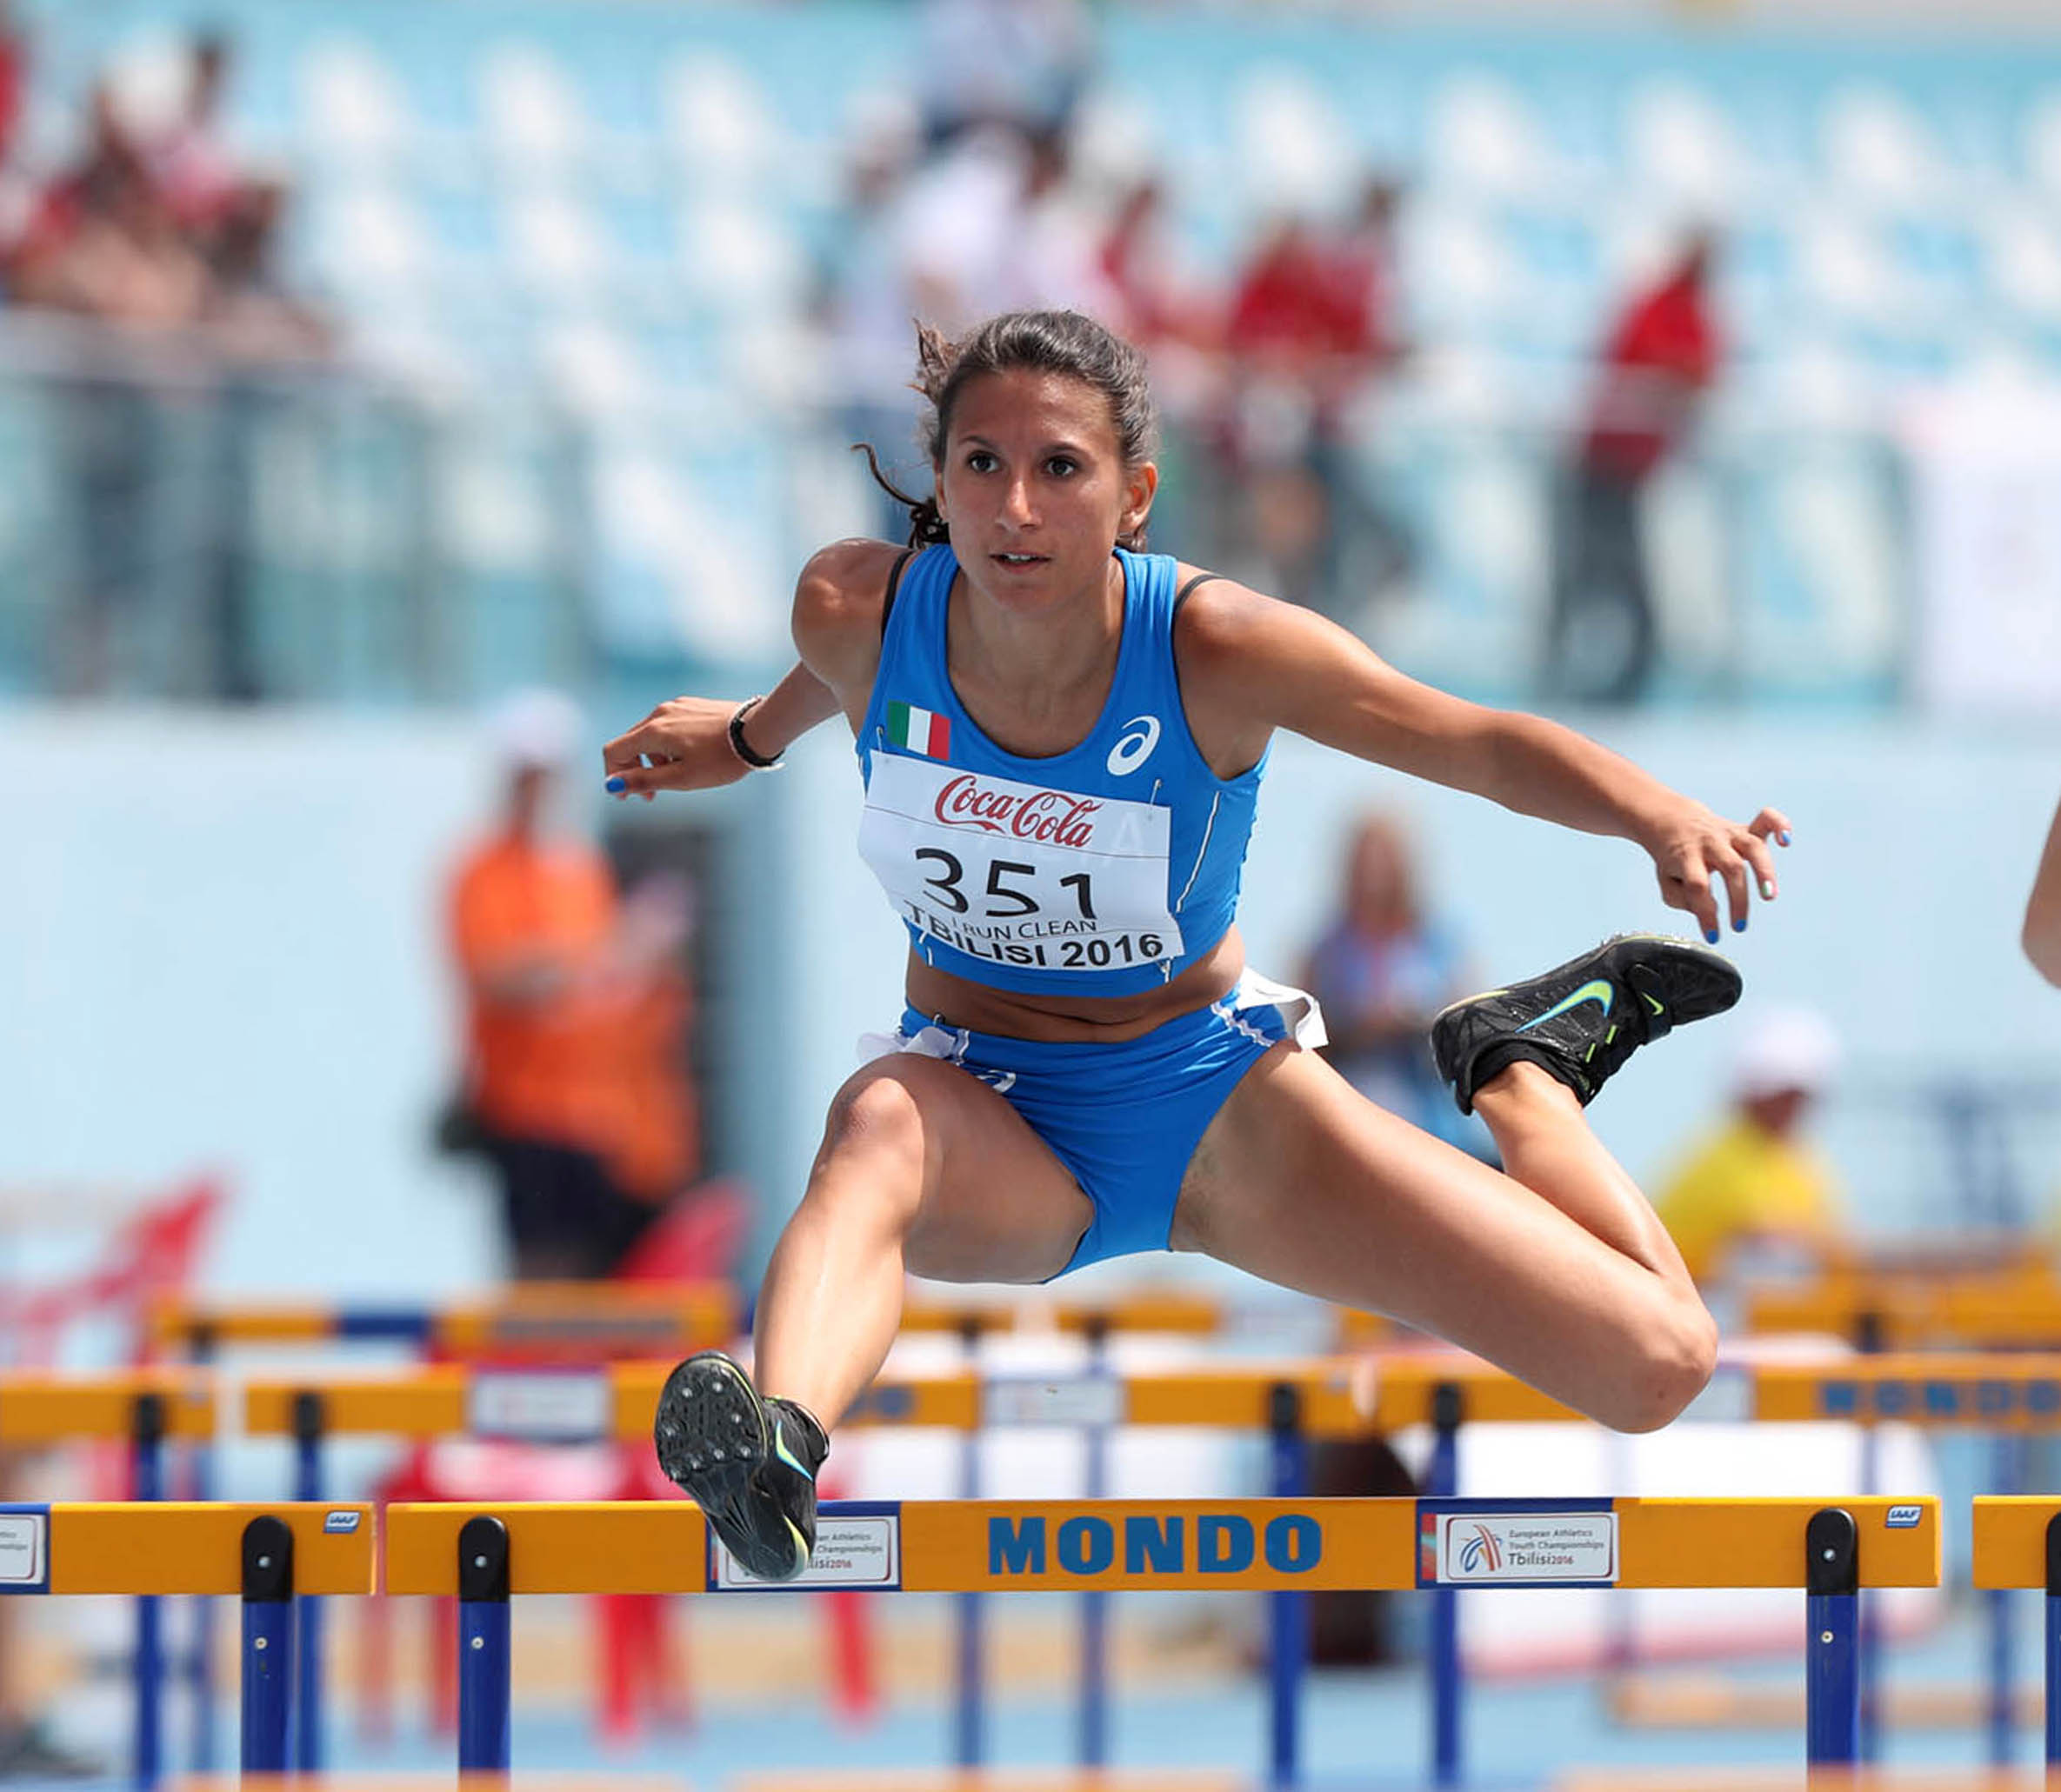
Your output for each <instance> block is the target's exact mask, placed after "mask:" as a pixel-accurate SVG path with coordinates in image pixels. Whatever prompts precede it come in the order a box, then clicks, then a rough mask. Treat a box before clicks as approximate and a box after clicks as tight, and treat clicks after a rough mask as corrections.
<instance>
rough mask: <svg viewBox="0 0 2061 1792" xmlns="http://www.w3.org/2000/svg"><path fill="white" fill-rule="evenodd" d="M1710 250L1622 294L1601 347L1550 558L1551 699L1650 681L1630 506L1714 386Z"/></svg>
mask: <svg viewBox="0 0 2061 1792" xmlns="http://www.w3.org/2000/svg"><path fill="white" fill-rule="evenodd" d="M1716 247H1717V245H1716V243H1715V240H1714V239H1713V238H1712V237H1711V236H1710V235H1709V234H1708V233H1707V232H1704V231H1697V233H1695V234H1694V235H1692V236H1691V237H1690V238H1689V240H1688V242H1687V243H1685V244H1684V247H1683V250H1682V251H1681V253H1680V255H1679V256H1677V258H1676V260H1675V262H1674V263H1673V264H1672V266H1671V267H1670V268H1669V269H1668V270H1667V271H1666V273H1665V274H1664V275H1663V276H1662V277H1661V278H1660V280H1659V281H1658V282H1657V283H1656V284H1655V285H1653V286H1651V287H1649V288H1647V289H1646V290H1643V291H1641V292H1638V293H1636V294H1634V295H1633V296H1632V298H1631V302H1630V303H1628V304H1627V305H1626V306H1625V308H1624V312H1623V313H1622V315H1620V316H1619V317H1618V318H1617V322H1616V323H1614V324H1613V325H1612V326H1611V331H1610V335H1609V337H1608V339H1607V340H1606V342H1605V343H1604V350H1603V358H1602V365H1601V368H1600V370H1599V373H1598V376H1597V385H1596V390H1595V393H1594V396H1593V398H1592V400H1591V410H1590V416H1589V422H1588V425H1587V428H1586V430H1585V431H1584V435H1583V436H1582V439H1581V443H1580V445H1579V447H1578V449H1577V451H1576V455H1575V458H1574V462H1573V464H1572V466H1571V468H1570V469H1569V470H1568V476H1567V490H1566V492H1565V494H1564V497H1563V499H1562V515H1561V525H1560V526H1561V536H1560V541H1559V543H1558V547H1557V553H1556V555H1555V556H1554V557H1555V564H1554V570H1553V596H1552V615H1551V621H1550V623H1549V625H1548V633H1547V641H1546V657H1547V667H1546V669H1547V677H1548V680H1549V683H1550V686H1551V689H1553V691H1554V692H1555V693H1556V694H1557V695H1558V696H1564V697H1570V698H1573V699H1576V700H1577V701H1583V702H1591V703H1633V702H1636V701H1637V699H1638V697H1639V696H1640V695H1641V694H1642V693H1643V692H1644V689H1645V686H1646V680H1647V677H1648V676H1649V675H1650V673H1651V670H1652V664H1653V650H1654V626H1653V603H1652V596H1651V590H1650V589H1649V585H1648V579H1647V570H1646V556H1645V549H1644V543H1643V542H1642V540H1641V538H1640V529H1639V503H1640V496H1641V494H1642V493H1643V492H1644V490H1645V485H1646V481H1647V480H1648V479H1649V478H1650V477H1651V476H1652V474H1653V472H1654V470H1656V469H1657V468H1658V467H1659V466H1660V464H1661V463H1662V462H1664V460H1665V459H1666V458H1667V457H1668V456H1669V455H1670V454H1671V453H1673V452H1674V450H1676V449H1677V447H1678V446H1679V445H1680V443H1681V441H1682V438H1683V436H1684V435H1685V434H1686V433H1687V432H1688V430H1689V428H1690V426H1691V423H1693V422H1694V421H1695V419H1696V415H1697V410H1698V408H1699V406H1700V403H1701V401H1702V398H1703V396H1704V393H1705V392H1706V391H1707V390H1709V389H1710V387H1711V383H1712V382H1713V381H1714V380H1715V379H1716V377H1717V374H1718V362H1719V359H1720V356H1721V353H1722V345H1721V343H1720V342H1719V340H1718V330H1717V326H1716V324H1715V323H1714V322H1713V320H1712V318H1711V303H1710V291H1709V284H1710V274H1711V260H1712V257H1713V256H1714V255H1715V253H1716Z"/></svg>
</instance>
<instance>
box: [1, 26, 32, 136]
mask: <svg viewBox="0 0 2061 1792" xmlns="http://www.w3.org/2000/svg"><path fill="white" fill-rule="evenodd" d="M28 99H29V43H28V40H27V38H26V37H24V36H23V32H22V28H21V23H20V22H19V21H18V20H17V18H16V17H15V10H14V7H13V4H12V3H11V0H0V167H4V166H5V165H6V164H7V163H10V162H11V161H12V160H13V159H14V150H15V139H16V137H17V136H18V135H19V134H20V131H21V128H22V117H23V113H24V112H25V111H26V110H27V109H28Z"/></svg>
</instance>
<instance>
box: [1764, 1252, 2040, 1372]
mask: <svg viewBox="0 0 2061 1792" xmlns="http://www.w3.org/2000/svg"><path fill="white" fill-rule="evenodd" d="M1743 1320H1744V1329H1745V1330H1747V1331H1748V1332H1750V1333H1753V1334H1756V1335H1766V1334H1769V1333H1781V1332H1824V1333H1829V1334H1831V1336H1836V1337H1840V1338H1844V1339H1846V1340H1848V1341H1849V1342H1851V1343H1852V1344H1854V1345H1855V1346H1856V1347H1857V1348H1858V1349H1862V1350H1865V1351H1874V1350H1885V1349H1926V1348H1938V1347H1946V1348H1956V1347H1958V1348H1962V1349H1970V1348H1986V1349H2028V1348H2031V1349H2038V1348H2040V1347H2043V1346H2044V1347H2047V1348H2054V1347H2061V1275H2057V1273H2056V1270H2055V1269H2054V1268H2053V1266H2052V1265H2051V1263H2050V1262H2047V1261H2045V1260H2044V1259H2035V1260H2031V1261H2027V1262H2015V1263H2010V1264H2005V1265H2002V1266H1999V1267H1997V1268H1993V1269H1981V1270H1967V1271H1958V1272H1953V1273H1950V1274H1947V1275H1944V1276H1938V1275H1927V1274H1924V1273H1923V1272H1920V1271H1917V1270H1894V1271H1884V1270H1854V1269H1835V1270H1833V1271H1831V1272H1830V1273H1828V1274H1826V1275H1824V1276H1818V1277H1816V1278H1814V1279H1812V1280H1811V1281H1808V1282H1800V1283H1793V1284H1792V1283H1786V1282H1771V1283H1765V1284H1762V1285H1760V1286H1758V1287H1754V1288H1751V1289H1749V1290H1748V1292H1747V1296H1746V1301H1745V1307H1744V1315H1743Z"/></svg>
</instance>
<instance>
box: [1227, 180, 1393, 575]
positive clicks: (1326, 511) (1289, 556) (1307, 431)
mask: <svg viewBox="0 0 2061 1792" xmlns="http://www.w3.org/2000/svg"><path fill="white" fill-rule="evenodd" d="M1400 198H1401V194H1400V190H1399V189H1398V188H1397V186H1396V185H1395V184H1394V183H1392V182H1391V181H1388V180H1385V179H1381V178H1375V179H1371V180H1370V181H1369V182H1368V183H1366V185H1365V187H1364V190H1363V193H1362V197H1361V201H1360V203H1359V205H1358V207H1357V210H1355V211H1354V213H1353V214H1352V216H1351V218H1350V219H1349V220H1348V221H1347V223H1345V225H1344V227H1343V228H1342V229H1340V230H1335V231H1327V230H1319V229H1317V227H1316V226H1315V225H1313V224H1311V223H1307V222H1305V221H1304V220H1303V219H1300V218H1297V217H1279V218H1277V219H1276V220H1275V221H1274V222H1273V223H1271V225H1270V226H1269V227H1268V229H1267V230H1266V231H1265V233H1264V235H1263V236H1262V237H1261V239H1260V242H1259V244H1258V247H1257V250H1256V251H1255V253H1254V255H1253V257H1252V259H1251V261H1250V262H1249V263H1247V264H1246V266H1245V267H1244V270H1243V271H1242V272H1241V273H1240V274H1239V275H1238V276H1237V280H1236V282H1235V283H1234V286H1233V290H1232V292H1231V299H1230V302H1229V304H1228V307H1227V310H1226V317H1225V323H1224V348H1225V350H1226V352H1227V354H1228V356H1229V369H1228V392H1229V403H1228V410H1227V412H1226V415H1225V417H1224V431H1223V449H1224V455H1225V457H1226V461H1227V463H1228V464H1227V467H1226V469H1225V472H1226V476H1227V483H1228V485H1229V489H1230V490H1231V492H1233V493H1236V494H1237V495H1239V496H1240V498H1241V500H1242V502H1240V503H1238V504H1237V507H1236V511H1235V514H1236V516H1237V530H1238V536H1237V543H1236V544H1235V545H1234V546H1233V547H1232V548H1231V551H1230V554H1229V556H1228V557H1229V558H1230V559H1231V562H1232V563H1234V564H1238V563H1241V562H1242V561H1250V562H1251V563H1252V564H1251V567H1250V570H1251V575H1252V576H1253V577H1254V579H1255V580H1256V582H1257V583H1261V584H1263V585H1264V587H1266V588H1267V589H1269V590H1272V591H1273V592H1275V593H1276V594H1277V596H1282V597H1285V598H1288V599H1289V600H1290V601H1291V602H1293V603H1303V604H1307V605H1309V606H1310V607H1311V608H1312V609H1317V610H1325V611H1327V612H1328V613H1331V614H1335V615H1336V614H1342V613H1343V614H1346V615H1348V616H1350V615H1351V613H1353V612H1355V611H1357V610H1358V609H1359V608H1360V606H1361V605H1362V604H1364V603H1365V602H1367V601H1368V600H1369V599H1370V598H1371V597H1372V596H1375V595H1376V594H1377V592H1378V591H1379V590H1380V589H1381V588H1382V587H1384V586H1386V585H1388V584H1391V583H1393V582H1394V581H1395V580H1396V579H1397V578H1398V577H1400V576H1402V575H1403V574H1404V572H1405V571H1407V570H1408V568H1409V565H1410V563H1411V550H1410V548H1409V546H1408V542H1407V537H1406V536H1404V532H1403V530H1401V529H1400V528H1399V527H1398V526H1397V524H1396V523H1394V521H1393V520H1392V519H1391V517H1390V516H1388V515H1387V513H1386V511H1385V510H1384V509H1383V508H1382V507H1380V506H1379V505H1377V503H1374V502H1373V500H1372V497H1371V494H1370V492H1369V491H1368V490H1367V488H1366V483H1365V479H1364V472H1363V471H1362V468H1361V463H1362V461H1363V460H1364V455H1363V454H1362V453H1361V452H1360V451H1359V444H1358V443H1357V442H1356V440H1355V427H1356V425H1355V418H1356V415H1357V414H1358V413H1359V412H1360V410H1361V401H1362V400H1363V399H1364V397H1365V396H1366V395H1367V392H1368V390H1369V388H1370V386H1371V383H1373V382H1374V381H1376V380H1377V379H1378V378H1380V377H1381V376H1383V375H1384V374H1386V373H1387V372H1388V371H1389V370H1391V368H1392V367H1393V366H1394V365H1395V364H1396V363H1397V361H1398V360H1399V359H1400V358H1401V356H1402V354H1403V347H1402V343H1401V340H1400V337H1399V336H1398V335H1397V330H1396V328H1395V323H1394V318H1393V316H1392V311H1393V306H1394V277H1393V261H1394V229H1395V217H1396V210H1397V205H1398V204H1399V203H1400ZM1349 584H1351V586H1352V587H1354V588H1355V589H1351V590H1348V589H1347V587H1348V585H1349Z"/></svg>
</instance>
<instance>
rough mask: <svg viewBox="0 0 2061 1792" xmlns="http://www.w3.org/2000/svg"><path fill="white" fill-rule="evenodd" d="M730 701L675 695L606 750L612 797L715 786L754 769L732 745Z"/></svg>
mask: <svg viewBox="0 0 2061 1792" xmlns="http://www.w3.org/2000/svg"><path fill="white" fill-rule="evenodd" d="M736 711H737V705H736V704H735V703H719V702H717V701H716V700H715V699H713V698H710V697H673V698H671V699H670V701H668V702H666V703H661V704H659V706H658V707H657V709H654V710H652V711H651V713H650V715H649V716H645V717H644V720H643V721H642V722H640V723H637V726H636V727H635V728H633V729H630V730H629V732H628V733H626V734H619V735H617V736H616V737H615V739H614V740H612V741H610V743H608V745H607V746H605V747H604V748H603V749H601V763H602V766H603V768H604V770H605V771H606V772H607V774H608V790H609V794H610V796H618V797H630V796H642V797H643V798H644V801H645V802H647V803H649V802H650V800H651V799H652V797H654V796H657V794H658V792H659V791H661V790H712V789H715V788H716V787H717V785H718V784H734V783H737V780H738V779H739V778H741V777H743V776H744V774H745V772H747V771H748V770H750V767H749V766H747V765H746V764H745V763H744V761H743V760H742V759H740V758H738V757H737V754H736V752H735V751H734V750H733V749H731V747H730V717H731V716H732V715H734V714H735V713H736Z"/></svg>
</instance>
